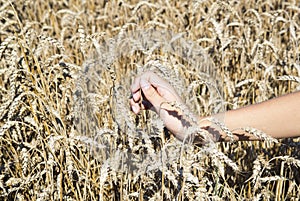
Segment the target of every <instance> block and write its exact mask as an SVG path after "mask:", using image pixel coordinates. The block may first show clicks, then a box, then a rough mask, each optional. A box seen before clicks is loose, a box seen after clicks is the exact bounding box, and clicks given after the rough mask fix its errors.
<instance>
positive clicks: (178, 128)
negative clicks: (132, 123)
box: [130, 71, 190, 140]
mask: <svg viewBox="0 0 300 201" xmlns="http://www.w3.org/2000/svg"><path fill="white" fill-rule="evenodd" d="M131 93H132V98H131V99H130V105H131V109H132V111H133V112H134V113H135V114H138V113H139V112H140V111H141V110H144V109H150V110H153V111H155V112H156V113H157V114H158V115H159V116H160V118H161V119H162V120H163V122H164V124H165V126H166V127H167V129H168V130H169V131H171V132H172V133H173V134H174V135H175V137H177V138H178V139H180V140H184V138H185V130H186V129H187V128H188V127H189V126H190V122H189V121H187V119H186V118H184V115H183V112H182V111H181V109H179V107H176V105H181V106H183V108H186V109H187V107H184V103H183V101H182V99H181V98H180V97H179V95H178V94H177V93H176V91H175V89H174V88H173V87H172V86H171V85H170V84H169V83H168V82H167V81H166V80H164V79H162V78H161V77H159V76H158V75H156V74H155V73H154V72H152V71H147V72H145V73H143V74H142V75H139V76H138V77H136V78H135V80H134V82H133V83H132V85H131ZM172 103H174V105H173V104H172ZM185 113H186V111H185Z"/></svg>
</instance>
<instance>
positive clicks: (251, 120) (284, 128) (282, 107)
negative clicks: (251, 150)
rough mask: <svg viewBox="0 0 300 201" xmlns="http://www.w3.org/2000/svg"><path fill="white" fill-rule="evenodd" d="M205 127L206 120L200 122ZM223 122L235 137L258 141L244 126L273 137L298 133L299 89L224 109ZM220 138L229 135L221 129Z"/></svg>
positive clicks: (223, 138)
mask: <svg viewBox="0 0 300 201" xmlns="http://www.w3.org/2000/svg"><path fill="white" fill-rule="evenodd" d="M201 124H202V125H205V126H207V125H208V124H207V122H206V123H205V122H204V123H203V122H202V123H200V125H201ZM224 124H225V126H226V127H227V128H228V129H229V130H230V131H232V133H233V134H234V138H235V139H236V140H258V139H259V138H257V137H255V136H253V135H251V134H249V133H247V132H245V131H244V130H243V128H246V127H251V128H255V129H257V130H260V131H262V132H264V133H266V134H268V135H269V136H271V137H274V138H288V137H297V136H300V92H296V93H292V94H289V95H285V96H282V97H279V98H274V99H271V100H269V101H265V102H262V103H259V104H255V105H251V106H247V107H243V108H240V109H237V110H231V111H227V112H225V114H224ZM219 134H220V139H219V140H220V141H223V140H225V141H227V140H229V139H230V138H229V137H228V136H227V135H226V133H225V132H223V131H220V132H219Z"/></svg>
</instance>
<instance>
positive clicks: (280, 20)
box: [0, 0, 300, 201]
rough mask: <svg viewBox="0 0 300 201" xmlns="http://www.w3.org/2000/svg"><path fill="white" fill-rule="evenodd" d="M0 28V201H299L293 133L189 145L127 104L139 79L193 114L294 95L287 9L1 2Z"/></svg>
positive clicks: (299, 144) (297, 79) (290, 7)
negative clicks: (157, 79)
mask: <svg viewBox="0 0 300 201" xmlns="http://www.w3.org/2000/svg"><path fill="white" fill-rule="evenodd" d="M0 32H1V35H0V58H1V61H0V76H1V77H0V78H1V79H0V199H1V200H33V201H34V200H39V201H42V200H299V198H300V141H299V138H294V139H282V140H278V141H277V140H275V139H270V138H266V139H265V140H262V141H252V142H248V141H239V142H234V141H233V142H222V143H208V144H205V145H201V146H198V145H193V144H190V143H188V142H180V141H178V140H177V139H175V138H174V137H173V136H172V134H170V133H169V132H168V130H167V129H165V128H164V125H163V123H162V122H161V120H160V119H159V118H158V117H157V115H156V114H154V113H152V112H151V111H143V112H142V113H141V114H139V115H137V116H136V115H134V114H133V113H132V112H131V111H130V107H129V97H130V84H131V83H132V81H133V79H134V77H135V76H136V75H138V74H140V73H141V72H143V71H146V70H154V71H156V72H157V73H159V74H160V75H161V76H162V77H164V78H166V79H167V80H168V81H169V82H170V83H171V84H172V85H173V86H174V88H175V89H176V90H178V93H179V94H180V95H181V96H182V97H183V98H184V99H185V101H186V103H187V105H188V107H189V108H191V110H192V111H194V112H195V113H196V114H198V115H201V116H206V115H210V114H213V113H217V112H221V111H224V110H231V109H236V108H240V107H243V106H246V105H250V104H254V103H259V102H261V101H265V100H268V99H271V98H274V97H278V96H281V95H284V94H288V93H291V92H294V91H296V90H300V2H299V0H287V1H275V0H267V1H254V0H249V1H245V0H241V1H235V0H228V1H218V0H217V1H213V0H193V1H192V0H190V1H183V0H179V1H171V0H158V1H152V0H151V1H137V0H130V1H122V0H119V1H117V0H111V1H108V0H99V1H95V0H61V1H60V0H49V1H44V0H24V1H18V0H1V1H0ZM212 83H213V84H212ZM283 109H284V108H283ZM187 115H189V114H187ZM283 123H284V122H283ZM221 129H222V126H221ZM224 129H226V128H224ZM253 132H256V131H255V130H253Z"/></svg>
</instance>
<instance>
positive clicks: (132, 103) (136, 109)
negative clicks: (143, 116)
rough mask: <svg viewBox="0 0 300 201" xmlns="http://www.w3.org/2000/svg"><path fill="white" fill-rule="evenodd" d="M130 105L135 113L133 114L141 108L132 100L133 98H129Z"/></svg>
mask: <svg viewBox="0 0 300 201" xmlns="http://www.w3.org/2000/svg"><path fill="white" fill-rule="evenodd" d="M130 107H131V110H132V111H133V112H134V113H135V114H138V113H139V112H140V110H141V107H140V105H139V104H138V103H136V102H134V100H133V99H130Z"/></svg>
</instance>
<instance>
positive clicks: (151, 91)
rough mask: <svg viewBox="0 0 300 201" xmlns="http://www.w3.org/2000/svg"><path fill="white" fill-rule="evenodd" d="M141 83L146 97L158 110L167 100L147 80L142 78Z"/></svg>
mask: <svg viewBox="0 0 300 201" xmlns="http://www.w3.org/2000/svg"><path fill="white" fill-rule="evenodd" d="M140 85H141V88H142V91H143V94H144V96H145V98H146V99H147V100H148V101H149V102H150V103H151V104H152V105H153V106H154V107H155V109H156V110H157V109H158V108H159V107H160V105H161V103H163V102H165V101H166V100H165V99H164V98H163V97H162V96H161V95H160V94H159V93H158V91H157V90H156V88H154V87H153V86H152V85H151V84H150V83H149V82H148V81H147V80H141V82H140Z"/></svg>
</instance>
